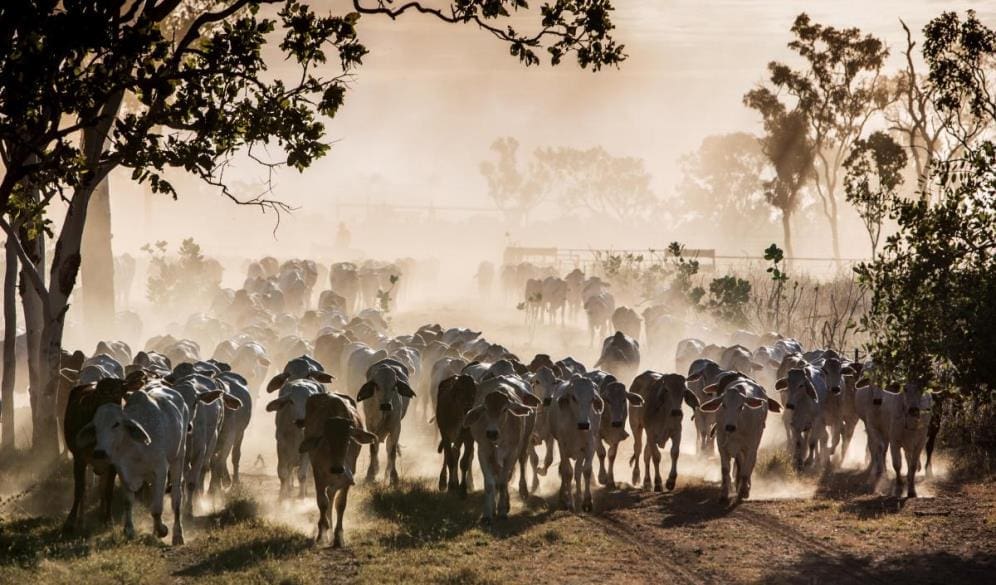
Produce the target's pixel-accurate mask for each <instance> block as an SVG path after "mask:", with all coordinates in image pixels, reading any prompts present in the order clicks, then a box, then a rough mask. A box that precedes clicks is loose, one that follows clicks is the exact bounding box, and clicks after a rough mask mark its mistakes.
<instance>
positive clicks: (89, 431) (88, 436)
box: [76, 422, 97, 449]
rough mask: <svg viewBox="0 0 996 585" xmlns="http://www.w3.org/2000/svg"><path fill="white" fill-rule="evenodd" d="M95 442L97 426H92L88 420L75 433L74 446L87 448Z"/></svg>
mask: <svg viewBox="0 0 996 585" xmlns="http://www.w3.org/2000/svg"><path fill="white" fill-rule="evenodd" d="M96 444H97V428H96V427H94V426H93V423H92V422H88V423H86V425H84V426H83V428H82V429H80V430H79V432H78V433H76V446H77V448H79V449H89V448H91V447H93V446H95V445H96Z"/></svg>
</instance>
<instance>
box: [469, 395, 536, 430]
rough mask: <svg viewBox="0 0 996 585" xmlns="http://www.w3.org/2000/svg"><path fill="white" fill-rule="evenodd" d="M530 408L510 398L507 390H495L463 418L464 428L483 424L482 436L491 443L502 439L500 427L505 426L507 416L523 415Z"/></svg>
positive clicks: (503, 427)
mask: <svg viewBox="0 0 996 585" xmlns="http://www.w3.org/2000/svg"><path fill="white" fill-rule="evenodd" d="M530 413H532V409H531V408H529V407H528V406H526V405H524V404H521V403H520V402H519V401H518V400H516V399H514V398H512V397H511V396H510V395H509V393H508V392H506V391H504V390H497V391H495V392H491V393H489V394H488V395H487V396H485V397H484V403H483V404H481V405H480V406H477V407H475V408H472V409H471V410H470V411H469V412H468V413H467V414H466V415H465V416H464V418H463V426H464V428H470V427H473V426H474V425H483V427H484V436H485V437H486V439H487V440H488V441H490V442H491V443H497V442H498V441H500V440H501V439H502V429H505V428H507V425H506V421H507V419H508V417H510V416H515V417H523V416H528V415H529V414H530Z"/></svg>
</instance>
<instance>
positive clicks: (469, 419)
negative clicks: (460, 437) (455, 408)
mask: <svg viewBox="0 0 996 585" xmlns="http://www.w3.org/2000/svg"><path fill="white" fill-rule="evenodd" d="M482 412H484V407H483V406H478V407H477V408H472V409H470V410H469V411H467V414H465V415H464V417H463V428H465V429H466V428H469V427H471V426H473V424H474V423H475V422H477V419H479V418H481V413H482Z"/></svg>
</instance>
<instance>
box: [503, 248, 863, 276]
mask: <svg viewBox="0 0 996 585" xmlns="http://www.w3.org/2000/svg"><path fill="white" fill-rule="evenodd" d="M609 255H616V256H619V255H630V256H632V257H634V258H642V262H660V261H662V260H664V259H666V258H673V255H672V254H671V253H670V252H668V251H667V250H657V249H651V248H646V249H628V250H627V249H624V250H617V249H595V248H589V249H582V248H537V247H523V246H509V247H507V248H505V253H504V254H503V256H502V260H503V262H504V263H505V264H518V263H520V262H531V263H533V264H536V265H539V266H552V267H554V268H556V269H557V270H559V271H568V270H572V269H574V268H581V269H582V270H586V271H587V270H588V269H591V268H592V267H594V266H595V265H597V264H598V263H599V260H600V259H603V258H605V257H606V256H609ZM682 256H683V257H684V258H687V259H690V260H698V261H699V265H700V266H699V268H700V270H702V271H703V272H716V271H719V270H720V269H724V270H729V269H731V268H733V267H743V266H745V265H747V266H749V265H750V264H757V265H759V266H760V265H766V264H768V261H767V260H765V259H764V257H763V256H748V255H735V254H719V253H717V252H716V250H715V249H710V248H685V249H683V250H682ZM785 260H786V262H787V263H788V264H791V265H793V266H796V267H798V268H799V269H800V270H801V271H802V272H808V273H813V274H833V273H835V272H837V271H839V270H840V269H841V268H850V267H853V266H854V265H855V264H857V263H858V262H862V261H864V260H865V259H864V258H839V259H834V258H818V257H808V256H796V257H792V258H786V259H785Z"/></svg>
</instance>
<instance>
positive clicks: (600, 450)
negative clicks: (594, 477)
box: [595, 439, 609, 485]
mask: <svg viewBox="0 0 996 585" xmlns="http://www.w3.org/2000/svg"><path fill="white" fill-rule="evenodd" d="M595 454H596V455H598V483H599V484H601V485H608V484H609V474H608V473H607V472H606V470H605V455H606V452H605V444H604V443H602V439H596V440H595Z"/></svg>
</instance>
